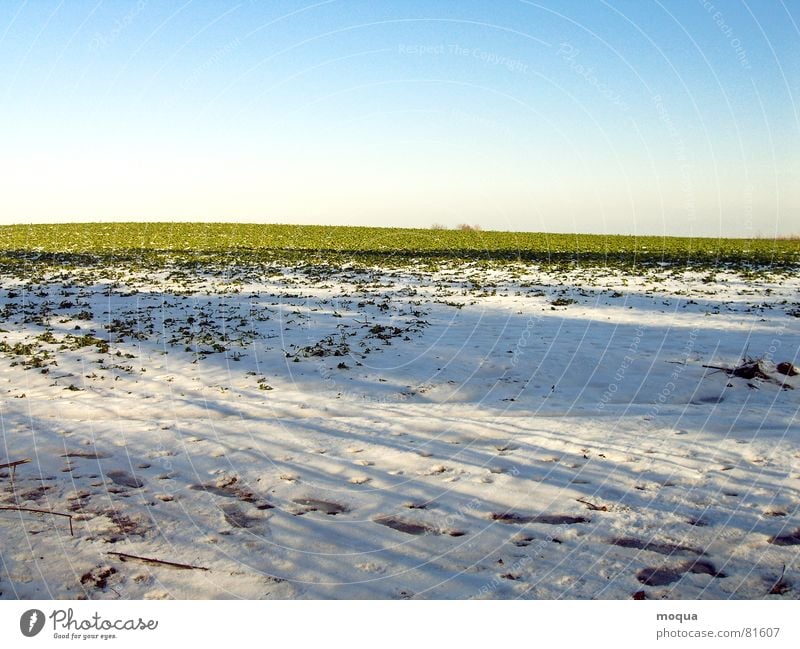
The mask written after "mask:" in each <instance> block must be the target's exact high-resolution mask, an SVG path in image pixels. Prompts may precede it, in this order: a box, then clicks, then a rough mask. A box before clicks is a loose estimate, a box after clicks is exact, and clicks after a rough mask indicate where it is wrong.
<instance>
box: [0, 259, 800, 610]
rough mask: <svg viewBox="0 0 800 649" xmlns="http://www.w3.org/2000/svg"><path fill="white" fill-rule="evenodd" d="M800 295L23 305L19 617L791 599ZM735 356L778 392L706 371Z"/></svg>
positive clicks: (14, 410)
mask: <svg viewBox="0 0 800 649" xmlns="http://www.w3.org/2000/svg"><path fill="white" fill-rule="evenodd" d="M799 289H800V279H798V278H797V277H796V276H786V275H765V276H759V277H748V278H745V277H743V276H741V275H739V274H736V273H732V272H728V273H726V272H718V273H713V274H709V273H708V272H689V271H687V272H684V271H683V270H680V269H679V270H676V271H674V272H673V271H672V270H669V269H666V268H664V269H662V270H661V271H658V272H656V271H652V270H650V271H646V272H644V271H643V273H642V274H641V275H634V274H625V273H623V272H619V271H614V270H610V269H596V268H583V269H573V270H569V271H567V270H564V271H556V270H551V271H544V270H537V269H534V268H525V267H522V266H520V267H514V266H509V267H507V268H505V269H495V270H486V269H483V268H481V267H479V266H456V265H454V266H451V267H449V268H440V269H437V270H433V271H425V270H422V269H416V270H415V269H399V270H389V269H383V270H381V269H372V270H363V269H362V270H358V269H331V268H315V267H310V266H309V267H303V268H300V267H298V268H282V267H279V266H266V267H262V268H255V267H253V268H244V267H241V268H225V267H208V268H204V267H200V268H196V269H182V268H179V267H175V268H165V269H161V270H146V269H138V270H132V269H127V268H126V267H125V266H124V265H121V266H119V267H105V268H97V267H80V266H79V267H77V268H72V269H67V268H64V269H54V270H51V271H48V272H47V273H43V274H37V275H36V276H35V277H33V278H27V279H26V278H21V277H16V278H15V277H4V278H3V279H2V289H0V329H2V331H0V341H2V353H0V390H1V391H2V394H3V398H2V402H0V403H1V409H0V415H1V420H0V423H1V424H2V439H1V441H2V445H1V446H0V465H2V464H5V463H9V462H15V461H17V460H23V459H28V458H29V459H31V460H32V461H31V462H29V463H26V464H20V465H19V466H17V467H16V468H14V469H13V471H12V469H11V468H6V469H0V507H6V508H10V509H4V510H0V598H3V599H13V598H50V597H53V598H86V597H88V598H114V599H116V598H120V597H121V598H168V597H174V598H389V599H392V598H548V599H555V598H567V599H573V598H619V599H629V598H631V597H634V596H636V597H642V596H644V597H647V598H671V599H679V598H764V597H768V598H797V597H798V593H800V576H798V568H799V567H800V566H798V563H797V557H798V554H797V553H798V547H797V546H798V544H800V531H797V530H800V446H799V445H798V443H799V442H800V424H799V423H798V410H799V404H800V390H797V389H794V388H798V387H800V377H791V378H790V377H786V376H784V375H782V374H779V373H777V372H775V371H774V366H775V364H777V363H779V362H781V361H790V362H794V363H798V349H799V348H800V320H799V319H798V318H797V317H796V316H797V315H798V314H800V304H798V302H799V301H800V296H798V290H799ZM744 356H749V357H752V358H762V359H763V360H764V367H765V368H767V369H768V370H769V371H770V376H772V377H773V378H774V380H764V379H758V378H756V379H753V380H748V379H744V378H738V377H729V376H728V375H727V374H726V373H725V372H721V371H716V370H713V369H709V368H704V367H703V365H704V364H705V365H719V366H726V367H727V366H730V367H732V366H735V365H737V364H738V363H739V362H740V361H741V359H742V358H743V357H744ZM15 507H24V508H30V509H39V510H46V511H52V512H59V513H65V514H70V515H71V516H72V519H71V520H72V524H73V527H74V535H71V534H70V529H69V522H70V520H69V519H68V518H66V517H63V516H51V515H48V514H42V513H34V512H26V511H18V510H16V509H14V508H15ZM113 552H119V553H125V554H130V555H135V556H137V557H147V558H153V559H158V560H161V561H168V562H173V563H180V564H190V565H191V566H194V567H195V568H181V567H178V566H170V565H166V564H159V563H146V562H143V561H140V560H138V559H128V560H123V558H122V557H120V556H119V555H115V554H109V553H113ZM784 566H785V571H784ZM199 568H206V570H201V569H199ZM771 592H772V594H770V593H771Z"/></svg>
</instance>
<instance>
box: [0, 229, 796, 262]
mask: <svg viewBox="0 0 800 649" xmlns="http://www.w3.org/2000/svg"><path fill="white" fill-rule="evenodd" d="M36 254H39V255H42V254H44V255H45V256H47V255H48V254H49V255H62V256H69V255H73V256H76V258H80V257H81V256H86V257H87V258H89V259H91V258H100V259H103V258H106V259H107V258H124V257H125V256H126V255H143V254H173V255H178V256H186V255H190V256H191V255H201V256H202V255H213V256H218V255H233V256H234V257H237V258H264V259H279V258H288V257H292V258H294V259H300V258H303V257H307V258H308V259H310V260H319V259H324V258H335V259H336V260H347V259H354V260H359V259H360V260H364V261H366V262H373V261H378V262H380V261H381V260H383V261H391V262H392V263H395V264H399V263H402V262H404V261H407V260H414V261H419V260H448V259H449V260H472V261H503V260H518V261H523V262H540V263H579V264H583V265H615V266H616V265H625V266H631V265H652V264H657V263H667V264H670V265H673V264H683V265H692V266H695V265H696V266H706V267H708V266H723V265H733V266H738V267H759V266H760V267H763V266H770V267H776V268H784V269H786V268H795V267H798V266H800V241H797V240H789V239H787V240H782V239H776V240H773V239H710V238H688V237H655V236H625V235H592V234H550V233H537V232H495V231H460V230H422V229H409V228H372V227H344V226H308V225H257V224H234V223H81V224H58V225H14V226H2V227H0V255H2V256H3V258H4V259H5V261H6V262H8V261H11V260H13V259H14V258H19V257H20V256H22V257H24V258H26V259H30V258H31V256H32V255H33V256H35V255H36Z"/></svg>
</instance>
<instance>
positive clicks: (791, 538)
mask: <svg viewBox="0 0 800 649" xmlns="http://www.w3.org/2000/svg"><path fill="white" fill-rule="evenodd" d="M767 542H768V543H771V544H772V545H800V527H798V528H797V529H796V530H795V531H794V532H790V533H789V534H782V535H780V536H773V537H771V538H770V539H769V540H768V541H767Z"/></svg>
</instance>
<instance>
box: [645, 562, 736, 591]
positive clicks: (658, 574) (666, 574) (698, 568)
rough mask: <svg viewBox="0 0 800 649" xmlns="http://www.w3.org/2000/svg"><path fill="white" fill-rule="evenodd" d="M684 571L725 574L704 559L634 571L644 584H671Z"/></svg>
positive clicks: (712, 574)
mask: <svg viewBox="0 0 800 649" xmlns="http://www.w3.org/2000/svg"><path fill="white" fill-rule="evenodd" d="M686 573H692V574H695V575H710V576H711V577H716V578H719V579H724V578H725V577H727V575H726V574H725V573H724V572H720V571H718V570H717V569H716V568H715V567H714V564H713V563H711V562H710V561H706V560H704V559H696V560H693V561H684V562H683V563H680V564H678V565H675V566H661V567H659V568H642V569H641V570H640V571H639V572H637V573H636V579H638V580H639V582H641V583H642V584H644V585H645V586H667V585H669V584H672V583H674V582H676V581H678V580H679V579H681V577H683V576H684V575H685V574H686Z"/></svg>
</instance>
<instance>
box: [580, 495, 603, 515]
mask: <svg viewBox="0 0 800 649" xmlns="http://www.w3.org/2000/svg"><path fill="white" fill-rule="evenodd" d="M575 500H577V501H578V502H579V503H583V504H584V505H586V506H587V507H588V508H589V509H591V510H592V511H593V512H607V511H608V507H606V506H605V505H595V504H594V503H590V502H589V501H588V500H583V499H582V498H576V499H575Z"/></svg>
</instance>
